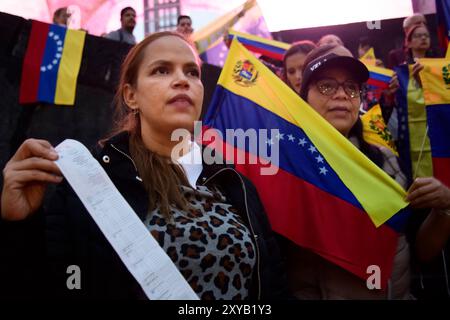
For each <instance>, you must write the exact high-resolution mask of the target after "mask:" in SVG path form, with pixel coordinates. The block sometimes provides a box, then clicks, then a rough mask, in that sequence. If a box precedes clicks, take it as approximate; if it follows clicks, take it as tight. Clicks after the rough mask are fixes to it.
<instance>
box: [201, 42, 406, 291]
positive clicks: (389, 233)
mask: <svg viewBox="0 0 450 320" xmlns="http://www.w3.org/2000/svg"><path fill="white" fill-rule="evenodd" d="M205 128H207V129H208V130H213V131H215V132H217V137H219V138H218V139H217V140H214V143H217V141H219V142H218V146H219V147H218V151H219V152H221V151H222V150H223V149H222V150H221V149H220V148H221V146H223V145H225V146H230V145H231V147H232V148H234V154H236V153H237V154H239V156H238V157H237V158H241V159H242V158H244V159H253V160H254V159H255V158H256V159H259V161H257V162H256V163H255V161H253V163H255V164H252V162H247V163H246V164H241V163H239V162H238V163H237V164H236V168H237V169H238V170H239V171H240V172H242V173H243V174H244V175H246V176H247V177H249V178H250V180H252V182H253V183H254V184H255V186H256V187H257V189H258V193H259V195H260V196H261V199H262V201H263V203H264V207H265V209H266V211H267V214H268V217H269V220H270V222H271V225H272V228H273V229H274V230H275V231H276V232H278V233H279V234H281V235H283V236H285V237H287V238H288V239H290V240H291V241H293V242H294V243H296V244H297V245H299V246H302V247H304V248H307V249H310V250H312V251H314V252H315V253H317V254H319V255H321V256H322V257H324V258H326V259H328V260H329V261H331V262H333V263H335V264H337V265H339V266H341V267H342V268H344V269H346V270H348V271H350V272H352V273H353V274H355V275H357V276H359V277H361V278H363V279H366V278H367V273H366V271H367V267H368V266H370V265H378V266H379V267H380V268H381V270H383V272H382V275H381V278H382V285H383V286H385V285H386V283H387V280H388V278H389V277H390V274H391V270H392V264H393V258H394V255H395V252H396V246H397V239H398V235H397V230H398V228H399V227H400V225H401V224H402V223H404V219H405V218H406V213H405V211H404V210H402V209H403V208H405V206H406V205H407V203H406V202H405V201H404V197H405V191H404V190H403V189H402V187H401V186H400V185H398V184H397V183H396V182H395V181H394V180H393V179H392V178H391V177H389V176H388V175H387V174H386V173H385V172H384V171H383V170H381V169H380V168H378V167H377V166H376V165H375V164H374V163H372V162H371V161H370V160H369V159H368V158H367V157H366V156H365V155H364V154H362V153H361V152H360V151H359V150H358V149H357V148H356V147H355V146H354V145H353V144H352V143H351V142H350V141H349V140H348V139H346V138H345V137H344V136H342V135H341V134H340V133H339V132H338V131H337V130H336V129H335V128H333V127H332V126H331V125H330V124H329V123H328V122H327V121H326V120H325V119H323V118H322V117H321V116H320V115H319V114H318V113H317V112H316V111H315V110H313V109H312V108H311V107H310V106H309V105H308V104H306V103H305V101H303V100H302V99H301V98H300V97H299V96H298V95H297V94H295V93H294V92H293V91H292V90H291V89H290V88H289V87H288V86H287V85H286V84H285V83H283V81H281V80H280V79H279V78H278V77H277V76H276V75H275V74H273V73H272V72H271V71H270V70H269V69H267V68H266V67H265V66H264V65H263V64H262V63H261V62H260V61H259V60H258V59H257V58H256V57H254V55H252V54H251V53H250V52H249V51H247V50H246V49H245V48H244V47H243V46H242V45H241V44H240V43H239V42H238V41H237V40H234V41H233V42H232V45H231V49H230V53H229V55H228V59H227V61H226V64H225V66H224V68H223V70H222V73H221V76H220V78H219V81H218V85H217V88H216V91H215V93H214V97H213V100H212V102H211V104H210V106H209V108H208V113H207V115H206V118H205ZM250 129H255V130H258V132H259V133H261V132H262V131H261V130H268V131H267V133H268V132H269V131H270V132H271V133H270V135H267V136H264V135H258V134H255V137H256V136H257V137H258V148H254V147H255V146H253V145H252V144H250V143H245V144H243V145H242V146H235V145H234V140H233V139H234V138H233V137H232V138H231V140H230V139H229V135H228V134H227V132H229V130H235V131H236V130H241V131H243V132H248V130H250ZM274 129H276V132H277V133H276V134H272V132H273V131H272V130H274ZM225 136H226V137H227V138H226V139H225V140H223V139H222V141H220V137H225ZM204 142H206V141H204ZM274 145H275V146H279V160H278V161H276V163H273V164H272V165H274V166H277V168H278V170H277V171H276V173H275V174H271V175H264V174H262V172H264V170H263V169H264V168H265V167H267V165H266V164H267V158H264V155H262V154H261V153H259V151H258V150H261V149H265V148H268V149H269V151H270V152H276V147H274ZM274 148H275V149H274ZM226 151H227V152H226V153H223V155H224V157H225V158H226V159H229V157H230V155H229V153H228V149H227V150H226ZM396 213H397V214H396ZM404 213H405V214H404Z"/></svg>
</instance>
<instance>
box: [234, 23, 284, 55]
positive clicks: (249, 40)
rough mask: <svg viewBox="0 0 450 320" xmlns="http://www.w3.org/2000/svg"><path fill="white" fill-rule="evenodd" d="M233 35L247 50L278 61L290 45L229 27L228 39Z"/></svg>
mask: <svg viewBox="0 0 450 320" xmlns="http://www.w3.org/2000/svg"><path fill="white" fill-rule="evenodd" d="M234 37H237V39H238V40H239V42H240V43H242V44H243V45H244V47H246V48H247V49H248V50H250V51H253V52H257V53H260V54H262V55H264V56H267V57H270V58H273V59H276V60H280V61H283V56H284V53H285V52H286V51H287V50H288V49H289V48H290V47H291V45H290V44H288V43H284V42H280V41H275V40H269V39H265V38H263V37H258V36H254V35H251V34H248V33H243V32H238V31H236V30H233V29H230V30H229V32H228V39H229V40H232V39H233V38H234Z"/></svg>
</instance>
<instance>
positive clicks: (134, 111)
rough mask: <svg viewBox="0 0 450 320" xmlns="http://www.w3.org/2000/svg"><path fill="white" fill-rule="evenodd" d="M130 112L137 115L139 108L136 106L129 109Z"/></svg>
mask: <svg viewBox="0 0 450 320" xmlns="http://www.w3.org/2000/svg"><path fill="white" fill-rule="evenodd" d="M131 113H133V114H134V115H137V114H139V109H138V108H136V109H133V111H131Z"/></svg>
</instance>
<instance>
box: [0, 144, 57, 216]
mask: <svg viewBox="0 0 450 320" xmlns="http://www.w3.org/2000/svg"><path fill="white" fill-rule="evenodd" d="M56 159H58V154H57V153H56V151H55V150H54V149H53V147H52V146H51V144H50V143H49V142H48V141H45V140H37V139H28V140H26V141H25V142H24V143H22V145H21V146H20V147H19V149H18V150H17V152H16V153H15V154H14V156H13V157H12V158H11V159H10V160H9V161H8V163H7V164H6V166H5V168H4V169H3V190H2V194H1V215H2V218H3V219H5V220H23V219H25V218H27V217H28V216H29V215H31V214H32V213H33V212H35V211H36V210H37V209H38V208H39V207H40V206H41V204H42V201H43V198H44V193H45V190H46V187H47V184H48V183H59V182H61V181H62V179H63V178H62V175H61V172H60V170H59V168H58V167H57V166H56V164H55V163H54V162H53V161H54V160H56Z"/></svg>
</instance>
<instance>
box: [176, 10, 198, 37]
mask: <svg viewBox="0 0 450 320" xmlns="http://www.w3.org/2000/svg"><path fill="white" fill-rule="evenodd" d="M177 32H178V33H181V34H182V35H183V36H185V37H186V38H189V37H190V36H191V34H192V33H193V32H194V29H193V28H192V19H191V17H189V16H184V15H181V16H179V17H178V20H177Z"/></svg>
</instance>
